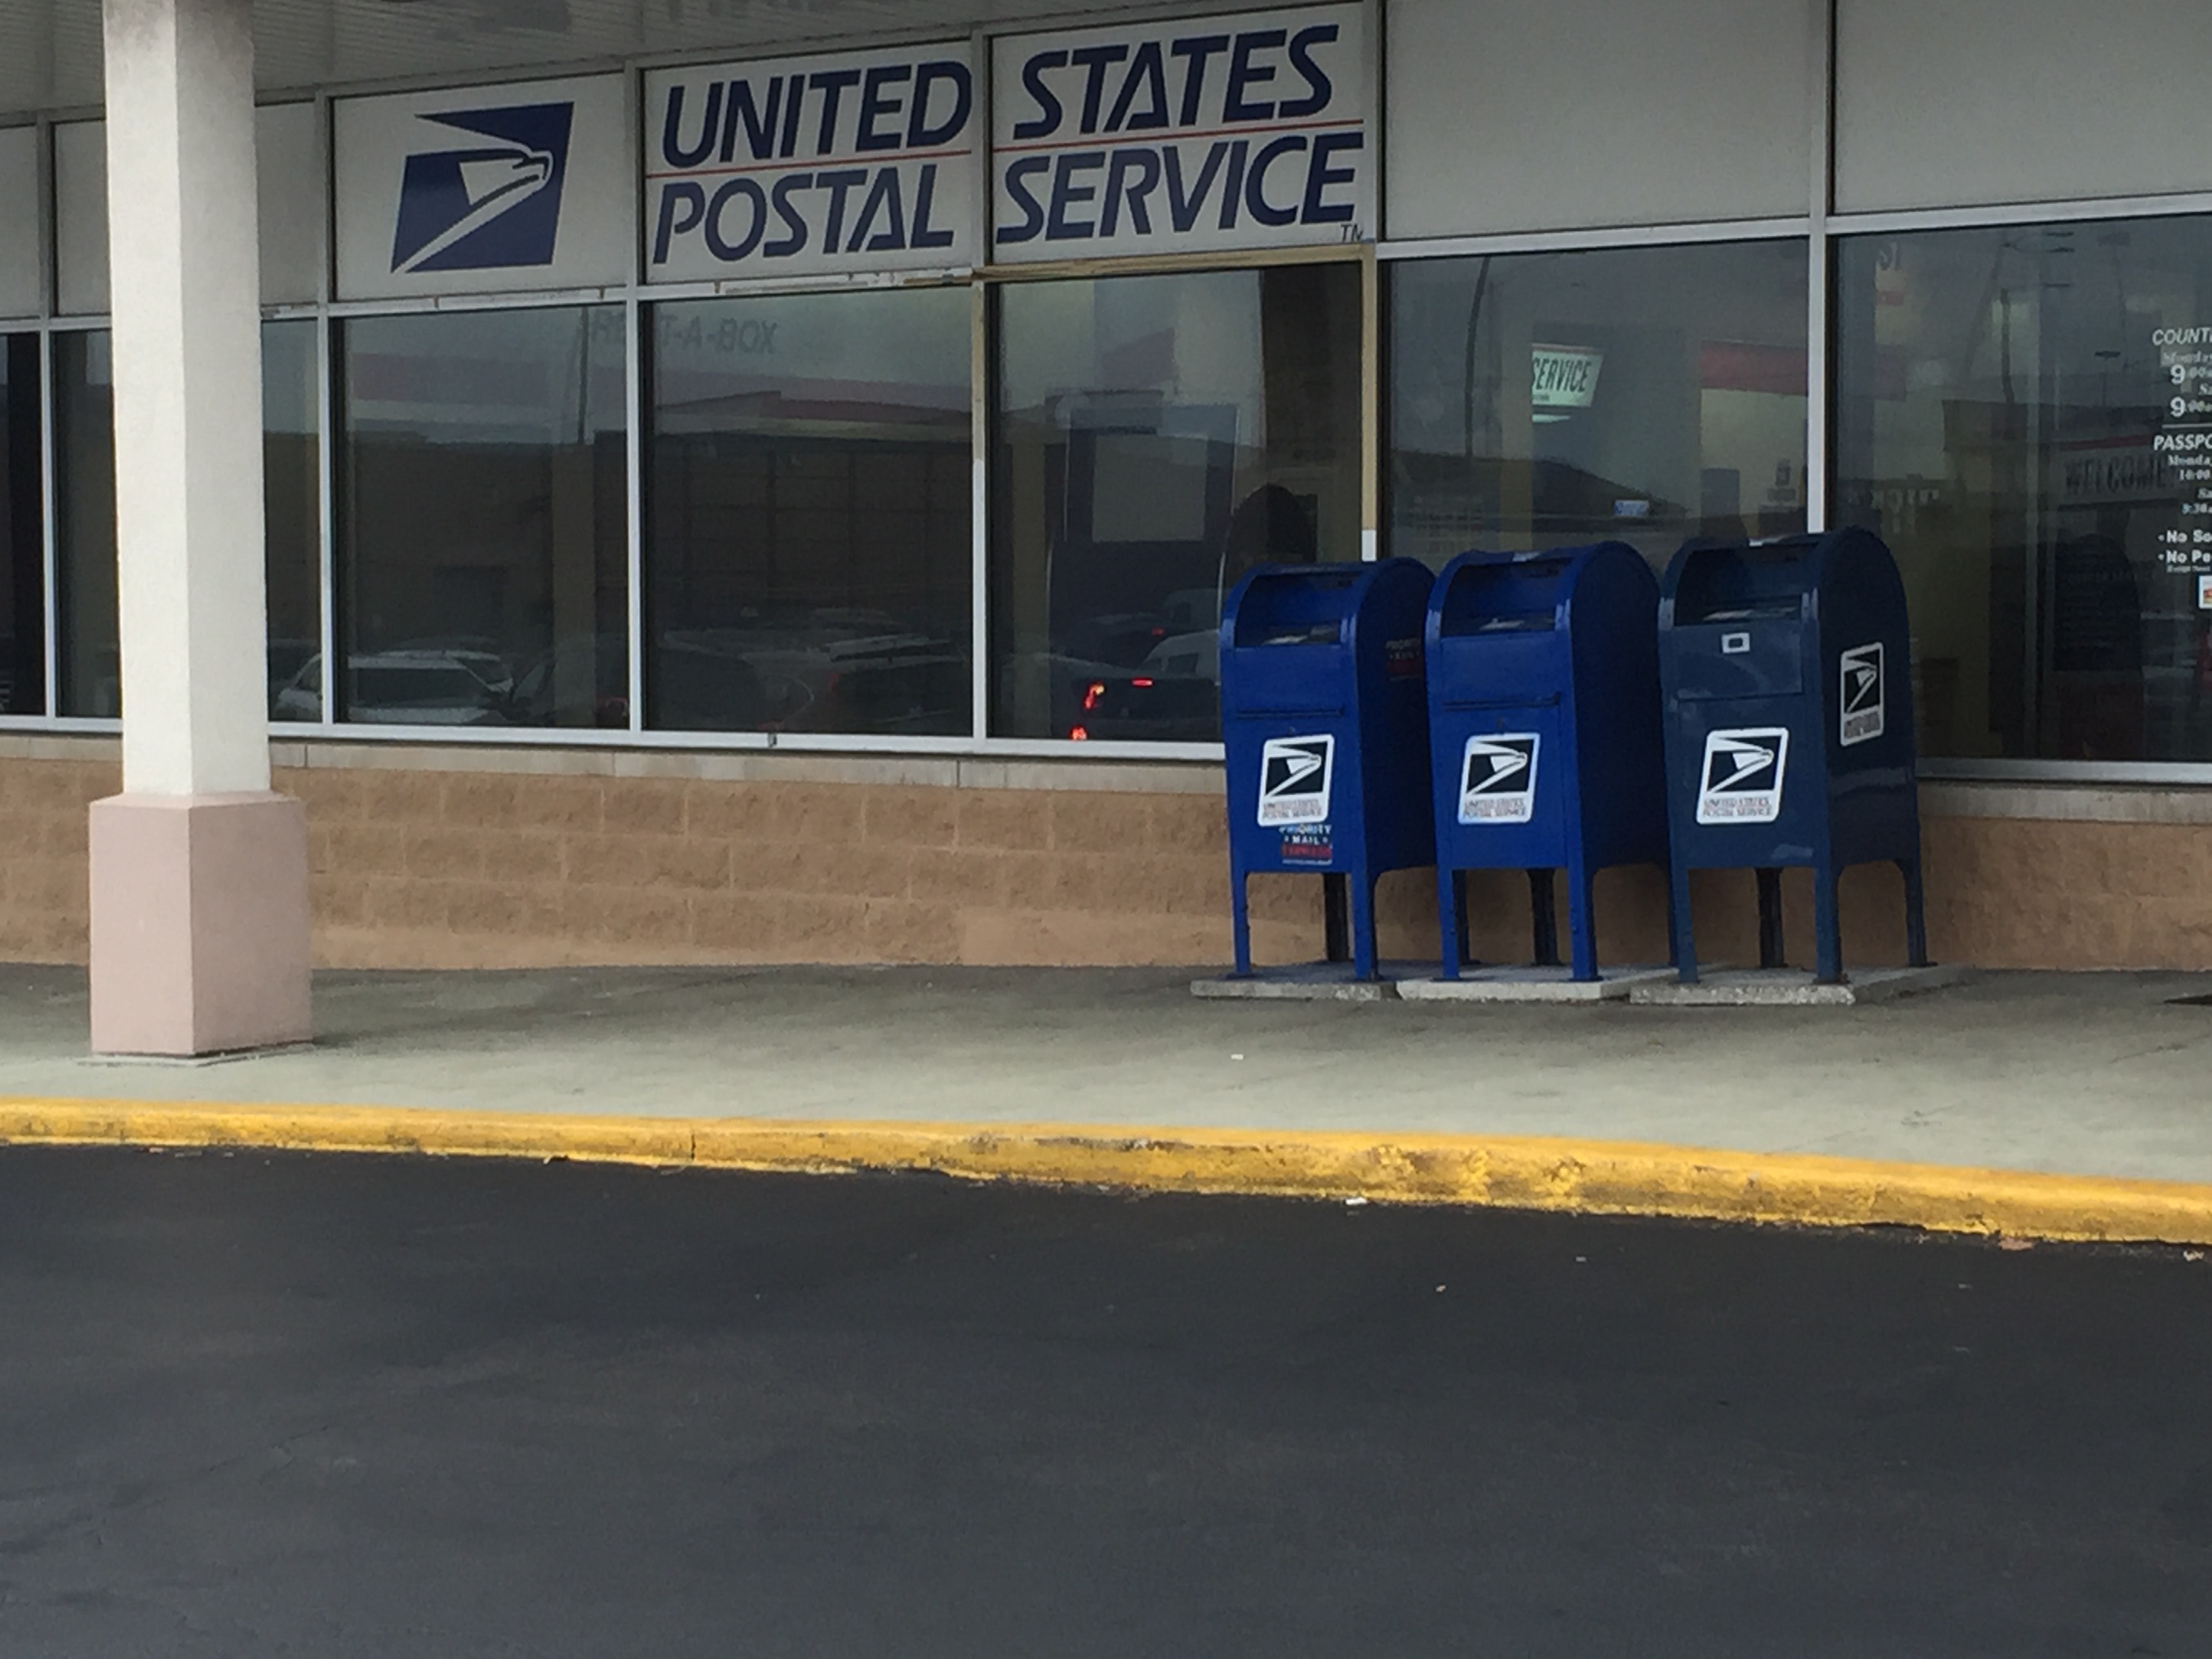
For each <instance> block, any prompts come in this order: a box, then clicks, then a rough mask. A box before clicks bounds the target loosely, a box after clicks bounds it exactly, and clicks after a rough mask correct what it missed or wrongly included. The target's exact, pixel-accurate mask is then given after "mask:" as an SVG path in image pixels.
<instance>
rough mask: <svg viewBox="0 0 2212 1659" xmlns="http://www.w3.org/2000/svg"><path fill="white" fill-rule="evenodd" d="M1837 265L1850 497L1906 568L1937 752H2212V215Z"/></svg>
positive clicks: (2022, 230) (2004, 237) (1846, 494)
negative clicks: (2209, 216)
mask: <svg viewBox="0 0 2212 1659" xmlns="http://www.w3.org/2000/svg"><path fill="white" fill-rule="evenodd" d="M1837 310H1838V323H1837V365H1836V376H1837V378H1836V474H1837V479H1836V484H1837V499H1838V514H1839V516H1847V517H1848V519H1849V520H1850V521H1852V522H1856V523H1858V524H1863V525H1865V526H1867V527H1869V529H1872V530H1874V531H1875V532H1878V533H1880V534H1881V536H1883V537H1884V538H1886V539H1887V541H1888V542H1889V544H1890V545H1891V546H1892V547H1893V549H1894V550H1896V552H1897V555H1898V559H1899V563H1900V565H1901V566H1902V567H1903V568H1904V571H1905V583H1906V588H1907V592H1908V593H1909V595H1910V599H1911V607H1912V627H1913V634H1914V653H1913V654H1914V663H1913V667H1914V671H1915V673H1916V674H1917V677H1918V696H1917V706H1918V708H1919V711H1920V718H1921V722H1922V732H1921V744H1922V752H1923V753H1924V754H1929V755H1932V756H1936V757H1956V758H1975V757H1988V758H1996V759H2051V760H2087V761H2106V762H2128V761H2145V760H2150V761H2160V760H2167V761H2199V762H2201V761H2207V760H2212V220H2205V219H2137V220H2130V221H2124V222H2093V223H2085V224H2072V225H2056V226H2033V227H2008V228H1989V229H1976V230H1948V231H1930V232H1925V233H1920V234H1909V235H1899V236H1879V237H1857V238H1852V239H1850V240H1845V241H1844V242H1842V243H1841V244H1840V245H1839V247H1838V307H1837Z"/></svg>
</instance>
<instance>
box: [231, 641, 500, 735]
mask: <svg viewBox="0 0 2212 1659" xmlns="http://www.w3.org/2000/svg"><path fill="white" fill-rule="evenodd" d="M512 689H513V677H512V676H511V675H510V674H508V672H507V665H506V664H505V663H504V662H502V661H501V659H499V658H498V657H496V656H494V655H491V654H489V653H483V652H473V651H466V652H465V651H439V650H424V649H417V648H411V647H410V648H406V649H401V650H395V651H380V652H369V653H363V654H362V655H360V656H357V657H354V658H351V659H349V660H348V662H347V664H346V678H345V684H344V685H343V693H344V696H343V702H342V706H341V707H340V708H339V710H338V715H339V718H340V719H342V720H357V721H361V722H362V723H364V724H368V725H379V726H496V725H501V724H503V723H504V722H505V720H506V711H507V696H508V694H509V692H510V691H511V690H512ZM322 709H323V659H322V658H321V657H320V656H316V657H313V658H312V659H309V660H308V662H307V664H306V665H305V666H303V667H302V668H301V670H300V671H299V672H298V673H297V674H296V675H295V676H294V677H293V678H292V682H291V684H289V685H287V686H285V687H284V689H283V690H281V691H279V692H278V693H277V694H276V710H275V712H276V717H277V718H278V719H280V720H320V719H321V718H322Z"/></svg>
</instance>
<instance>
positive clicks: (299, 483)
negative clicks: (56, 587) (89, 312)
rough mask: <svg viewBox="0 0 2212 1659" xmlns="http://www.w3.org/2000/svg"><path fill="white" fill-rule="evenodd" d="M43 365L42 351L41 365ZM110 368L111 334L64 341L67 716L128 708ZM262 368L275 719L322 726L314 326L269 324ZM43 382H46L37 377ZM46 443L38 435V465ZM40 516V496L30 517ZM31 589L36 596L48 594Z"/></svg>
mask: <svg viewBox="0 0 2212 1659" xmlns="http://www.w3.org/2000/svg"><path fill="white" fill-rule="evenodd" d="M37 361H38V360H37V357H36V356H35V354H33V355H32V356H31V359H30V362H31V366H32V367H33V369H35V368H36V365H37ZM109 368H110V359H109V354H108V335H107V333H106V331H105V330H100V331H92V332H86V333H69V334H57V335H56V336H55V337H54V404H55V410H54V463H55V473H56V477H57V479H58V483H59V492H58V493H59V495H60V497H61V501H60V509H61V510H60V512H59V513H58V516H57V521H56V526H55V528H56V532H57V535H58V544H59V552H60V561H59V564H60V577H61V581H60V588H61V595H60V605H59V614H58V618H57V620H58V630H57V631H58V635H59V638H60V645H61V649H60V652H59V659H60V660H59V664H58V666H59V669H60V680H61V712H62V713H63V714H82V715H94V716H100V717H104V718H111V719H112V718H113V717H114V716H115V715H118V714H121V713H122V681H121V678H120V674H121V670H120V667H119V665H118V653H117V650H116V591H115V424H114V421H115V416H114V409H113V399H112V386H111V376H110V374H109ZM261 370H262V374H261V398H262V410H263V417H264V432H263V451H262V456H263V475H262V483H263V499H264V508H265V513H266V520H267V541H266V544H265V546H266V560H267V562H266V565H265V567H264V568H265V571H266V575H267V580H268V591H269V701H270V713H271V714H273V715H274V716H276V718H277V719H280V720H320V719H321V718H322V706H321V698H320V696H319V695H314V696H304V697H303V696H301V694H300V693H299V691H298V690H297V687H298V685H299V684H300V680H301V675H303V674H305V675H307V676H309V677H311V678H315V677H319V673H320V665H319V663H317V662H316V661H315V660H314V657H315V653H316V652H317V651H318V650H319V648H320V647H319V645H318V644H317V641H318V640H319V636H320V635H321V633H322V599H321V592H322V557H321V553H320V548H321V545H322V530H321V498H322V484H321V478H320V474H319V461H318V458H317V453H316V449H317V431H318V427H319V421H318V419H317V416H316V410H317V409H318V407H319V398H318V397H317V393H316V377H315V325H313V323H309V322H285V323H266V324H264V325H262V330H261ZM11 384H12V381H11ZM32 384H33V386H36V384H37V382H36V379H35V376H34V377H33V381H32ZM34 395H35V394H34ZM36 445H37V433H36V429H35V428H33V430H32V434H31V448H30V451H29V459H31V460H33V462H35V460H36V457H37V450H36ZM33 476H35V475H33ZM37 510H38V508H37V500H36V497H35V495H34V496H33V498H32V502H31V507H30V511H31V513H33V514H35V513H36V512H37ZM19 570H20V567H19ZM20 580H21V578H19V581H20ZM28 591H29V592H30V593H31V594H32V595H33V599H35V596H36V595H37V593H38V591H39V590H38V587H37V586H35V585H33V586H31V587H30V589H29V590H28Z"/></svg>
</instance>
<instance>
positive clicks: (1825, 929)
mask: <svg viewBox="0 0 2212 1659" xmlns="http://www.w3.org/2000/svg"><path fill="white" fill-rule="evenodd" d="M1841 873H1842V872H1839V871H1838V870H1837V869H1836V868H1835V867H1834V866H1832V865H1823V866H1820V867H1819V868H1817V869H1815V870H1814V872H1813V948H1814V975H1813V977H1814V979H1816V980H1818V981H1820V983H1821V984H1823V985H1840V984H1842V983H1843V982H1844V927H1843V921H1842V918H1841V916H1840V915H1838V904H1837V902H1836V888H1837V884H1838V879H1839V878H1840V876H1841Z"/></svg>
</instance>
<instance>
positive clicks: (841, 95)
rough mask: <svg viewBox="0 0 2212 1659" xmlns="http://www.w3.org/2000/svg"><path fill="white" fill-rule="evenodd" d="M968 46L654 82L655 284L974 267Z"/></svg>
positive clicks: (648, 96) (736, 67)
mask: <svg viewBox="0 0 2212 1659" xmlns="http://www.w3.org/2000/svg"><path fill="white" fill-rule="evenodd" d="M977 125H978V120H977V115H976V110H975V73H974V70H972V69H971V67H970V66H969V55H968V48H967V47H966V46H964V45H953V46H901V47H896V48H886V49H884V50H883V51H879V52H847V53H842V54H839V55H837V56H835V57H824V58H769V59H766V60H764V61H761V62H757V63H752V64H719V65H714V66H710V67H706V68H699V69H680V70H656V71H654V72H653V73H652V74H649V75H647V76H646V77H645V133H644V141H645V142H644V154H645V197H646V199H645V237H646V248H645V252H646V278H647V281H648V282H702V281H708V282H711V281H714V280H716V279H718V278H722V277H741V276H799V275H804V274H807V273H811V272H816V271H826V270H895V269H914V268H916V267H921V268H933V269H949V268H953V267H958V266H965V265H969V264H973V263H974V261H975V235H974V233H973V230H972V228H971V227H972V225H973V222H974V219H975V185H976V173H977V172H978V171H979V161H978V157H977V155H976V138H975V129H976V127H977Z"/></svg>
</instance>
